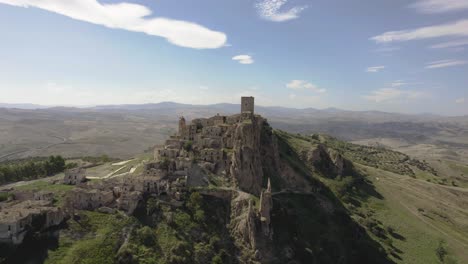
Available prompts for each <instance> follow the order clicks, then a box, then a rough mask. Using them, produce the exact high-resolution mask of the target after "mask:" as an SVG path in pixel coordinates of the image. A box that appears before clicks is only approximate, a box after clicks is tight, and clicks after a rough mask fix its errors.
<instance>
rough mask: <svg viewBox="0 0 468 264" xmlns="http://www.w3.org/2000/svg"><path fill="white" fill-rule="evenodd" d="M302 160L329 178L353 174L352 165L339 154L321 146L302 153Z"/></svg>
mask: <svg viewBox="0 0 468 264" xmlns="http://www.w3.org/2000/svg"><path fill="white" fill-rule="evenodd" d="M301 158H302V160H304V161H305V162H306V163H307V164H309V165H311V166H313V167H315V168H316V169H317V170H319V171H320V172H321V173H323V175H325V176H328V177H332V178H334V177H336V176H344V175H345V174H346V173H350V172H352V169H353V167H352V163H351V162H350V161H348V160H347V159H345V158H344V157H343V156H342V155H341V154H340V153H339V152H337V151H335V150H333V149H328V148H326V147H325V146H324V145H322V144H319V145H318V146H317V147H316V148H315V149H313V150H310V151H308V152H304V153H302V157H301Z"/></svg>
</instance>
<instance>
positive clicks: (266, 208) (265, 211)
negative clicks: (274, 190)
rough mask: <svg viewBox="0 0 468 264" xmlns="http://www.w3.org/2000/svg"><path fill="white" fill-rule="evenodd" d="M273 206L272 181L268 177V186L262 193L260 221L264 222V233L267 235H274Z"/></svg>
mask: <svg viewBox="0 0 468 264" xmlns="http://www.w3.org/2000/svg"><path fill="white" fill-rule="evenodd" d="M272 208H273V199H272V197H271V183H270V179H268V187H267V189H266V190H263V191H262V194H261V195H260V210H259V214H260V222H261V223H262V231H263V234H264V235H265V236H267V237H270V238H271V237H272V236H273V232H272V230H271V226H270V225H271V215H270V214H271V209H272Z"/></svg>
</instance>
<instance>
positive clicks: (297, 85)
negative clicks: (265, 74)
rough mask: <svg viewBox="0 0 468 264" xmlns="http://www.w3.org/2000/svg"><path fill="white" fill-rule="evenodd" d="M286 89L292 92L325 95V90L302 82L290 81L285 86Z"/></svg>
mask: <svg viewBox="0 0 468 264" xmlns="http://www.w3.org/2000/svg"><path fill="white" fill-rule="evenodd" d="M286 87H287V88H289V89H292V90H309V91H313V92H316V93H325V92H326V91H327V90H326V89H323V88H319V87H318V86H317V85H315V84H312V83H310V82H307V81H304V80H292V81H290V82H289V83H287V84H286Z"/></svg>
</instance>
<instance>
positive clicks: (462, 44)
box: [430, 39, 468, 49]
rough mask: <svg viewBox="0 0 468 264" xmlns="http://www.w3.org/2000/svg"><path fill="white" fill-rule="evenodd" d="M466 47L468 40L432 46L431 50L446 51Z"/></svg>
mask: <svg viewBox="0 0 468 264" xmlns="http://www.w3.org/2000/svg"><path fill="white" fill-rule="evenodd" d="M466 45H468V39H463V40H454V41H448V42H443V43H439V44H435V45H432V46H430V48H431V49H446V48H457V47H461V46H466Z"/></svg>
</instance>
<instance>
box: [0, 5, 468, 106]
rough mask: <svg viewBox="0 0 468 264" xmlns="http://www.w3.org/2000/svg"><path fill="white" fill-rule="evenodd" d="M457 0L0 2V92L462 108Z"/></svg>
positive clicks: (97, 98) (75, 98) (58, 97)
mask: <svg viewBox="0 0 468 264" xmlns="http://www.w3.org/2000/svg"><path fill="white" fill-rule="evenodd" d="M467 73H468V0H412V1H408V0H386V1H384V0H347V1H337V0H320V1H312V0H308V1H304V0H235V1H234V0H232V1H227V0H226V1H219V0H209V1H205V0H197V1H193V0H180V1H175V0H158V1H154V0H152V1H143V0H139V1H133V0H122V1H109V0H107V1H102V0H99V1H96V0H0V94H1V96H0V102H3V103H36V104H45V105H78V106H79V105H97V104H123V103H156V102H161V101H176V102H181V103H194V104H210V103H219V102H230V103H237V102H238V101H239V96H241V95H253V96H255V97H256V98H257V100H256V101H257V103H258V104H261V105H276V106H278V105H279V106H287V107H298V108H305V107H313V108H327V107H338V108H343V109H349V110H371V109H372V110H382V111H392V112H405V113H423V112H431V113H437V114H444V115H466V114H468V102H465V101H466V99H468V74H467Z"/></svg>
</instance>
